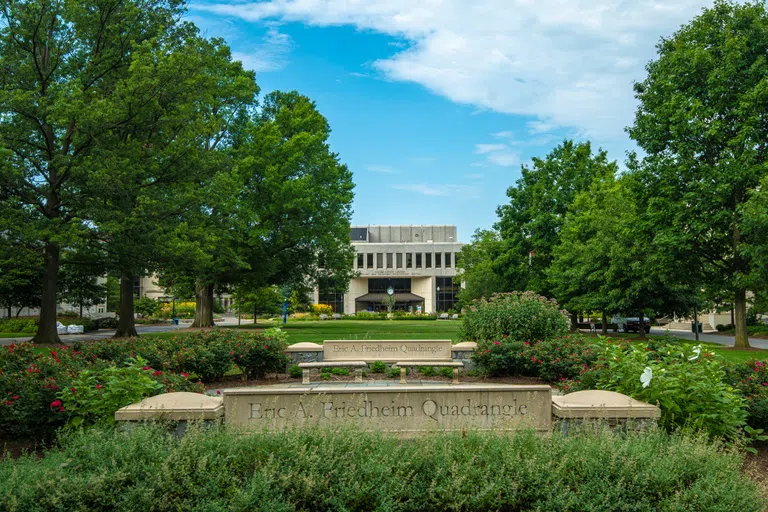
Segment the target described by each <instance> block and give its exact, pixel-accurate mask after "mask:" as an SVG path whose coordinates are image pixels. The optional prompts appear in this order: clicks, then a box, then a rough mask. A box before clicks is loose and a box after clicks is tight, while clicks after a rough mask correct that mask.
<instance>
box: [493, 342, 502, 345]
mask: <svg viewBox="0 0 768 512" xmlns="http://www.w3.org/2000/svg"><path fill="white" fill-rule="evenodd" d="M493 344H494V345H501V343H500V342H498V341H494V342H493Z"/></svg>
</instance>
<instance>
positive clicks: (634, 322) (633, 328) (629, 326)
mask: <svg viewBox="0 0 768 512" xmlns="http://www.w3.org/2000/svg"><path fill="white" fill-rule="evenodd" d="M624 332H640V317H632V318H627V323H626V324H625V325H624ZM643 332H651V319H650V318H643Z"/></svg>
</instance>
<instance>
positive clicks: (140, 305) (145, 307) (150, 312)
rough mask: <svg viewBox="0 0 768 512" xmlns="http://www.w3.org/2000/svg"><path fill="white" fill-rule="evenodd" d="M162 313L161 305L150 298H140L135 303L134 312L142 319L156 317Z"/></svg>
mask: <svg viewBox="0 0 768 512" xmlns="http://www.w3.org/2000/svg"><path fill="white" fill-rule="evenodd" d="M158 311H160V303H159V302H157V301H156V300H154V299H151V298H149V297H139V298H137V299H134V301H133V312H134V313H138V314H139V315H141V316H142V317H148V316H154V315H155V314H156V313H157V312H158Z"/></svg>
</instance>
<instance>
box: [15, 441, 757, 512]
mask: <svg viewBox="0 0 768 512" xmlns="http://www.w3.org/2000/svg"><path fill="white" fill-rule="evenodd" d="M60 445H61V446H60V447H56V448H54V449H51V450H49V451H48V452H47V453H46V456H45V457H43V458H42V459H39V458H37V457H34V456H25V457H22V458H20V459H17V460H9V459H6V460H3V461H0V495H2V496H4V498H3V501H2V507H3V508H4V509H5V510H8V511H9V512H17V511H24V512H37V511H48V510H113V511H116V512H121V511H134V510H264V511H267V510H269V511H273V510H274V511H288V510H389V511H419V510H463V511H473V510H478V511H479V510H510V511H511V510H519V511H522V510H542V511H555V510H570V511H574V510H600V511H608V512H610V511H615V512H618V511H626V510H629V509H631V510H637V511H656V510H658V511H678V510H700V511H714V510H722V511H739V512H759V511H761V510H763V509H764V507H765V505H766V502H765V499H764V497H763V496H762V495H761V491H760V489H759V488H758V486H757V485H756V484H755V483H753V482H751V481H750V480H749V479H748V478H747V476H745V475H744V474H743V473H742V472H741V464H742V461H743V459H742V458H741V456H739V455H738V454H737V453H736V452H734V451H732V450H726V449H723V447H722V446H720V445H717V444H714V445H712V444H707V443H704V442H702V440H699V439H692V438H687V437H682V436H668V435H665V434H663V433H660V432H652V433H647V434H633V433H628V434H627V435H625V436H615V435H611V434H610V433H606V432H601V433H591V434H590V433H577V434H572V435H569V436H566V437H564V436H560V435H556V434H555V435H552V436H541V435H536V434H534V433H532V432H519V433H516V434H509V435H498V434H493V433H480V432H472V431H470V432H466V433H463V434H458V433H457V434H436V435H431V436H422V437H417V438H414V439H411V440H408V442H403V440H402V439H399V438H397V437H394V436H386V435H381V434H376V433H370V432H359V431H342V432H328V431H312V430H310V431H289V432H284V433H274V434H268V433H265V434H252V435H240V434H239V433H238V432H236V431H231V430H228V429H226V428H216V429H191V431H190V432H188V433H187V435H186V436H185V437H184V438H183V439H181V440H179V439H176V438H174V437H173V436H171V435H168V433H167V432H166V431H164V430H163V429H162V428H161V427H160V426H156V427H150V426H137V427H136V428H134V429H132V430H130V431H128V432H120V431H116V430H115V429H111V430H107V429H91V430H90V431H88V432H85V433H71V434H68V435H66V436H64V437H63V438H62V440H61V443H60ZM392 461H398V463H392ZM46 483H49V484H46Z"/></svg>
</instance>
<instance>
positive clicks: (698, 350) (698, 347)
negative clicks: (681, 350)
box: [688, 345, 701, 361]
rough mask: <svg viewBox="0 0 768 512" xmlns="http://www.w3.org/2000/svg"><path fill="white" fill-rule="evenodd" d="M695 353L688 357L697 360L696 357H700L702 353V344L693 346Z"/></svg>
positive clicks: (690, 359)
mask: <svg viewBox="0 0 768 512" xmlns="http://www.w3.org/2000/svg"><path fill="white" fill-rule="evenodd" d="M693 353H694V354H696V355H695V356H691V357H689V358H688V360H689V361H695V360H696V359H698V358H699V356H700V355H701V345H696V346H695V347H693Z"/></svg>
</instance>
